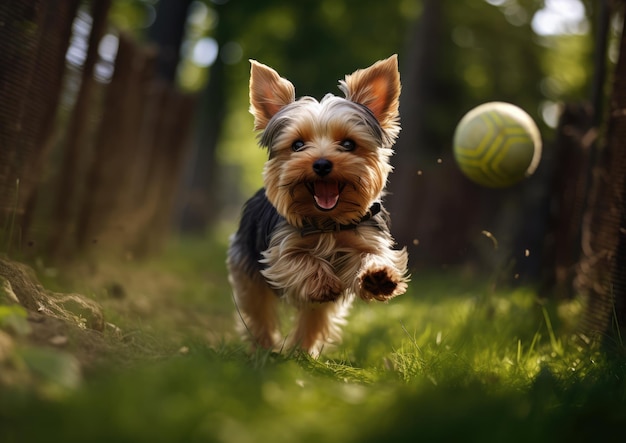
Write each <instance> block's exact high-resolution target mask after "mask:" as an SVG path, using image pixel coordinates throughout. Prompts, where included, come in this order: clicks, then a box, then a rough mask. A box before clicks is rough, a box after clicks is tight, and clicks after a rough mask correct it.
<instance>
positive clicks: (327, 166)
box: [313, 158, 333, 177]
mask: <svg viewBox="0 0 626 443" xmlns="http://www.w3.org/2000/svg"><path fill="white" fill-rule="evenodd" d="M332 170H333V163H332V162H331V161H330V160H327V159H325V158H318V159H317V160H315V162H314V163H313V171H314V172H315V173H316V174H317V175H319V176H320V177H324V176H327V175H328V174H330V171H332Z"/></svg>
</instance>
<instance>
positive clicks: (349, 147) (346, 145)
mask: <svg viewBox="0 0 626 443" xmlns="http://www.w3.org/2000/svg"><path fill="white" fill-rule="evenodd" d="M339 144H340V145H341V147H342V148H343V150H344V151H354V149H355V148H356V143H354V140H350V139H349V138H348V139H346V140H342V141H341V143H339Z"/></svg>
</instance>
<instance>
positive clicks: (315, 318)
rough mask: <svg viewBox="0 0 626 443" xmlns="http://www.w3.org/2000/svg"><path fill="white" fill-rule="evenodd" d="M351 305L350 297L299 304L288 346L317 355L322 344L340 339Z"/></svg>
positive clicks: (322, 346) (329, 343) (334, 342)
mask: <svg viewBox="0 0 626 443" xmlns="http://www.w3.org/2000/svg"><path fill="white" fill-rule="evenodd" d="M350 305H351V299H343V298H342V299H341V300H339V301H338V302H331V303H311V304H308V305H303V306H300V307H299V309H298V314H297V317H296V319H295V329H294V331H293V333H292V334H291V335H290V337H289V342H288V346H289V347H290V348H300V349H302V350H304V351H306V352H308V353H309V354H311V355H312V356H314V357H318V356H319V354H320V353H321V352H322V349H323V348H324V345H332V344H336V343H338V342H339V341H340V340H341V327H342V326H343V325H344V324H345V316H346V315H347V313H348V310H349V308H350Z"/></svg>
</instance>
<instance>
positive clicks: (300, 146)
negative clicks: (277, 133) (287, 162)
mask: <svg viewBox="0 0 626 443" xmlns="http://www.w3.org/2000/svg"><path fill="white" fill-rule="evenodd" d="M304 146H305V145H304V142H303V141H302V140H296V141H295V142H293V144H292V145H291V149H292V150H294V151H296V152H298V151H302V150H303V149H304Z"/></svg>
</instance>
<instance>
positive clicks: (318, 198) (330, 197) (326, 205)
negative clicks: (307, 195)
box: [307, 180, 344, 211]
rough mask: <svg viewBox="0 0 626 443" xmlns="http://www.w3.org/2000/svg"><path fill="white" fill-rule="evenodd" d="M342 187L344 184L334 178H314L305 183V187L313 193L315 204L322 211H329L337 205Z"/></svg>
mask: <svg viewBox="0 0 626 443" xmlns="http://www.w3.org/2000/svg"><path fill="white" fill-rule="evenodd" d="M343 187H344V185H342V184H340V183H338V182H336V181H334V180H316V181H314V182H310V183H307V188H308V189H309V191H310V192H311V194H313V199H314V200H315V205H316V206H317V207H318V208H319V209H321V210H322V211H330V210H331V209H334V208H335V206H337V203H338V202H339V194H340V193H341V190H342V189H343Z"/></svg>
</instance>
